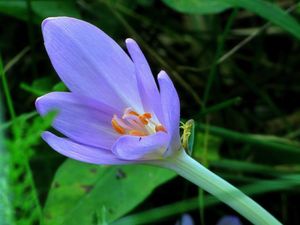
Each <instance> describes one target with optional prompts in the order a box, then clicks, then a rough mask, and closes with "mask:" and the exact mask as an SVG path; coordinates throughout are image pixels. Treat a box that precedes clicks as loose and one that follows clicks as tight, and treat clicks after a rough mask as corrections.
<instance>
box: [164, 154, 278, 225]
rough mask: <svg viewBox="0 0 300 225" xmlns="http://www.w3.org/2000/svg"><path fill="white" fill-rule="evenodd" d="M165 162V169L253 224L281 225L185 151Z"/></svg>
mask: <svg viewBox="0 0 300 225" xmlns="http://www.w3.org/2000/svg"><path fill="white" fill-rule="evenodd" d="M163 161H164V162H163V166H164V167H167V168H169V169H172V170H174V171H175V172H176V173H178V174H179V175H181V176H182V177H184V178H186V179H187V180H189V181H191V182H192V183H194V184H196V185H198V186H199V187H200V188H202V189H204V190H205V191H207V192H209V193H210V194H212V195H214V196H215V197H216V198H218V199H219V200H221V201H222V202H224V203H226V204H227V205H229V206H230V207H232V208H233V209H234V210H236V211H237V212H239V213H240V214H241V215H243V216H244V217H245V218H247V219H248V220H249V221H250V222H252V223H253V224H256V225H278V224H281V223H280V222H279V221H278V220H276V219H275V218H274V217H273V216H272V215H271V214H270V213H268V212H267V211H266V210H265V209H264V208H262V207H261V206H260V205H258V204H257V203H256V202H254V201H253V200H252V199H251V198H249V197H248V196H246V195H245V194H244V193H243V192H241V191H240V190H238V189H237V188H235V187H234V186H232V185H231V184H229V183H228V182H227V181H225V180H223V179H222V178H221V177H219V176H217V175H216V174H214V173H213V172H211V171H210V170H208V169H206V168H205V167H204V166H202V165H201V164H200V163H198V162H197V161H195V160H194V159H192V158H191V157H190V156H189V155H187V154H186V153H185V151H184V150H181V151H180V152H179V153H178V154H176V155H173V156H170V157H168V158H166V159H165V160H163Z"/></svg>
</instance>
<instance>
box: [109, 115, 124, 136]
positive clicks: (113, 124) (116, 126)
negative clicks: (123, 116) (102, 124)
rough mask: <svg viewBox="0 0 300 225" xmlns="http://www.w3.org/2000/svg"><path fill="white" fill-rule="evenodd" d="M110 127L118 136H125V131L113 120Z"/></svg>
mask: <svg viewBox="0 0 300 225" xmlns="http://www.w3.org/2000/svg"><path fill="white" fill-rule="evenodd" d="M111 125H112V127H113V128H114V129H115V131H117V132H118V133H119V134H125V129H124V128H123V127H121V126H120V124H118V122H117V121H116V120H115V119H112V120H111Z"/></svg>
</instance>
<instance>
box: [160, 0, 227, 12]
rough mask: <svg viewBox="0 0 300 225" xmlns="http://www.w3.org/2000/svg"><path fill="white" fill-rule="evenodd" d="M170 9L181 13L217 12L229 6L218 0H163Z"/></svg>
mask: <svg viewBox="0 0 300 225" xmlns="http://www.w3.org/2000/svg"><path fill="white" fill-rule="evenodd" d="M163 2H164V3H165V4H166V5H168V6H169V7H171V8H172V9H174V10H176V11H178V12H182V13H193V14H194V13H195V14H209V13H219V12H222V11H224V10H226V9H228V8H230V7H231V5H230V4H228V3H225V2H224V1H220V0H163Z"/></svg>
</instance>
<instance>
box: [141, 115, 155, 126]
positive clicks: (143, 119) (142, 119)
mask: <svg viewBox="0 0 300 225" xmlns="http://www.w3.org/2000/svg"><path fill="white" fill-rule="evenodd" d="M151 118H152V115H151V113H144V114H143V115H139V119H140V121H141V122H142V123H143V124H144V125H147V124H148V123H149V121H148V120H149V119H151Z"/></svg>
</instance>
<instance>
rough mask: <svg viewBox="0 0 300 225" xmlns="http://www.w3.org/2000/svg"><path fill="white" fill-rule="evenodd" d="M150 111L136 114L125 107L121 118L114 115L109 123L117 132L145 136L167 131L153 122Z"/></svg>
mask: <svg viewBox="0 0 300 225" xmlns="http://www.w3.org/2000/svg"><path fill="white" fill-rule="evenodd" d="M151 119H152V115H151V113H148V112H145V113H143V114H138V113H137V112H136V111H134V110H133V109H132V108H126V109H125V111H124V114H123V116H122V118H119V117H118V116H117V115H114V116H113V118H112V120H111V125H112V127H113V128H114V130H115V131H116V132H117V133H119V134H122V135H124V134H129V135H133V136H147V135H150V134H154V133H156V132H158V131H162V132H167V130H166V129H165V127H164V126H163V125H161V124H157V123H155V122H154V121H153V120H151Z"/></svg>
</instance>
